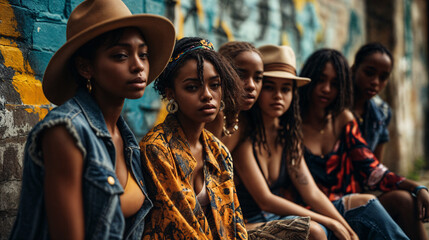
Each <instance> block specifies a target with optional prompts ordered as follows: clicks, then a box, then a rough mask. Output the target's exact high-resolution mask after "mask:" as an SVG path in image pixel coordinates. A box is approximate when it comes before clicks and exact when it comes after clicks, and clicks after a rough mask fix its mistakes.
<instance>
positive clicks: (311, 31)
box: [0, 0, 427, 239]
mask: <svg viewBox="0 0 429 240" xmlns="http://www.w3.org/2000/svg"><path fill="white" fill-rule="evenodd" d="M81 1H82V0H0V239H6V238H7V235H8V233H9V231H10V229H11V228H12V224H13V220H14V218H15V215H16V209H17V202H18V198H19V188H20V181H21V177H22V176H21V173H22V156H23V147H24V144H25V140H26V136H27V134H28V132H29V130H30V129H31V128H32V126H34V125H35V124H36V123H37V122H38V121H39V120H41V119H43V117H44V116H45V115H46V114H47V112H48V111H49V109H51V108H52V107H54V106H53V105H51V104H50V103H49V102H48V101H47V99H46V98H45V97H44V95H43V93H42V90H41V81H42V77H43V72H44V70H45V68H46V65H47V64H48V62H49V60H50V58H51V57H52V55H53V53H54V52H55V51H56V50H57V49H58V48H59V47H60V46H61V45H62V44H63V43H64V42H65V41H66V39H65V32H66V23H67V19H68V17H69V15H70V13H71V11H72V9H74V8H75V7H76V6H77V5H78V4H79V3H80V2H81ZM124 2H125V4H126V5H127V6H128V7H129V8H130V9H131V11H132V12H133V13H152V14H158V15H163V16H166V17H167V18H169V19H170V20H171V21H172V22H173V23H174V25H175V27H176V31H177V37H178V38H181V37H184V36H200V37H205V38H208V39H210V40H211V41H212V42H213V43H214V45H215V47H219V46H220V45H221V44H223V43H225V42H227V41H232V40H243V41H249V42H252V43H253V44H255V45H256V46H261V45H263V44H285V45H290V46H292V48H293V49H294V50H295V52H296V55H297V62H298V66H300V64H302V63H303V61H304V60H305V59H306V58H307V57H308V56H309V55H310V54H311V53H312V52H313V51H314V50H315V49H318V48H321V47H331V48H335V49H338V50H340V51H342V52H343V53H344V54H345V55H346V56H347V57H348V59H349V60H351V59H352V56H353V54H354V52H355V51H356V50H357V48H358V47H359V46H360V45H361V44H363V43H364V42H365V41H366V39H367V36H366V34H367V31H366V25H365V10H364V9H365V6H364V4H365V1H360V0H124ZM408 2H410V1H408ZM405 9H406V11H409V14H410V15H413V12H414V11H416V10H415V8H411V5H410V6H408V5H405ZM409 20H410V22H407V21H409ZM399 23H400V24H405V25H407V26H411V25H413V24H414V23H413V20H412V18H405V17H404V18H403V19H402V20H401V21H399ZM407 29H408V31H411V30H409V29H412V28H411V27H410V28H408V27H407ZM413 36H414V35H413V32H406V33H404V35H403V36H400V38H401V39H403V41H404V42H405V43H406V44H407V45H406V48H407V51H406V53H405V55H404V56H405V57H406V58H410V55H409V54H413V51H414V52H419V53H422V51H420V49H418V48H417V47H414V48H413V41H414V40H413ZM409 38H411V39H409ZM425 49H426V48H425ZM422 54H424V56H422V57H421V59H419V60H418V61H419V62H420V63H421V65H422V66H427V62H425V61H427V52H424V51H423V53H422ZM411 58H412V56H411ZM298 68H299V67H298ZM410 71H411V72H407V73H406V74H411V75H412V74H413V69H411V70H410ZM411 79H412V78H411ZM426 79H427V78H426ZM424 84H427V83H426V82H425V83H424ZM419 94H422V95H424V96H425V97H426V95H427V93H419ZM163 109H164V107H163V102H162V101H161V99H160V98H159V96H158V95H157V93H156V92H155V91H154V89H153V88H152V86H149V87H148V88H147V90H146V92H145V95H144V96H143V98H141V99H139V100H132V101H128V100H127V101H126V103H125V107H124V110H123V115H124V117H125V118H126V119H127V122H128V123H129V124H130V126H131V127H132V129H133V131H134V133H135V134H136V136H137V138H138V139H140V138H141V137H142V136H144V134H145V133H146V132H147V131H148V130H149V129H150V128H151V127H152V125H153V124H154V122H159V121H161V120H162V117H163V116H164V115H165V114H164V112H163V111H164V110H163ZM410 121H412V120H410Z"/></svg>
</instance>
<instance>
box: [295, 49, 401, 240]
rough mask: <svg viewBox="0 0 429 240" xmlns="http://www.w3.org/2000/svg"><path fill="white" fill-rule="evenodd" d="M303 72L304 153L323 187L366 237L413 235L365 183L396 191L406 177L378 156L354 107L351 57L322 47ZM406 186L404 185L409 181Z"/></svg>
mask: <svg viewBox="0 0 429 240" xmlns="http://www.w3.org/2000/svg"><path fill="white" fill-rule="evenodd" d="M300 76H302V77H309V78H311V80H312V81H311V83H310V84H308V85H306V86H304V87H302V88H300V95H299V97H300V108H301V117H302V123H303V124H302V130H303V135H304V138H303V139H304V158H305V161H306V163H307V165H308V168H309V169H310V172H311V174H312V175H313V178H314V180H315V181H316V183H317V185H318V186H319V188H320V189H321V190H322V191H323V192H324V193H325V194H326V195H327V196H328V198H329V199H330V200H331V201H333V203H334V205H335V206H336V207H337V209H338V210H339V211H340V213H341V214H342V215H343V216H344V218H345V219H346V220H347V221H348V222H349V224H350V225H351V227H352V228H353V229H354V230H355V231H356V233H357V234H358V236H359V238H361V239H408V238H407V237H406V235H405V234H404V232H403V231H402V230H401V228H400V227H399V226H398V225H397V224H396V223H395V222H394V221H393V220H392V218H391V217H390V216H389V214H388V213H387V212H386V210H385V209H384V208H383V206H382V205H381V204H380V203H379V201H378V200H377V199H376V198H375V196H373V195H371V194H357V193H361V192H362V191H363V190H364V188H370V189H380V190H383V191H391V190H393V189H396V188H398V186H400V185H401V183H403V182H404V178H403V177H401V176H398V175H396V174H394V173H393V172H390V171H388V170H387V169H386V168H385V167H383V166H382V165H380V164H379V162H378V161H377V159H375V158H374V155H373V154H372V152H371V150H369V149H368V147H367V145H366V143H365V140H364V139H363V138H362V135H361V134H360V131H359V127H358V125H357V122H356V121H355V119H354V117H353V114H352V113H351V111H350V110H349V107H351V106H350V104H351V102H352V95H351V93H352V83H351V79H350V69H349V65H348V63H347V60H346V58H345V57H344V56H343V55H342V54H341V53H340V52H338V51H337V50H334V49H320V50H317V51H316V52H314V53H313V54H312V55H311V56H310V57H309V58H308V59H307V60H306V62H305V64H304V66H303V68H302V71H301V74H300ZM404 186H405V185H404Z"/></svg>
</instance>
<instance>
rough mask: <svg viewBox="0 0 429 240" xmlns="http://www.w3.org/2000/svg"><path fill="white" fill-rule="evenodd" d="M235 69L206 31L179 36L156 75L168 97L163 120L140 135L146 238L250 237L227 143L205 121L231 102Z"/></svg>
mask: <svg viewBox="0 0 429 240" xmlns="http://www.w3.org/2000/svg"><path fill="white" fill-rule="evenodd" d="M235 78H237V76H236V73H235V72H234V70H233V69H232V68H231V66H230V65H229V64H228V63H227V62H225V59H224V58H222V56H221V55H219V54H218V53H216V52H215V51H214V49H213V45H212V44H211V43H210V42H209V41H208V40H204V39H201V38H197V37H194V38H183V39H181V40H179V41H178V42H177V43H176V46H175V48H174V52H173V55H172V58H171V60H170V63H169V64H168V66H167V67H166V69H165V71H164V72H163V73H162V75H161V76H160V77H159V78H158V79H157V80H156V81H155V89H156V90H157V91H158V92H159V93H160V94H161V95H162V97H163V98H164V99H165V98H166V99H168V100H169V102H168V104H167V111H168V112H169V114H168V115H167V117H166V119H165V121H164V122H163V123H161V124H159V125H158V126H156V127H154V128H153V129H152V130H151V131H149V133H148V134H147V135H146V136H145V137H144V138H143V140H142V141H141V142H140V147H141V150H142V161H143V164H144V166H145V170H147V173H146V174H145V176H146V177H147V180H148V185H150V186H149V187H148V191H149V193H150V196H154V198H153V203H154V207H153V210H152V211H151V213H150V214H149V217H148V220H147V221H146V224H147V225H146V227H145V232H144V236H143V238H144V239H247V232H246V229H245V227H244V222H243V216H242V213H241V209H240V204H239V202H238V199H237V195H236V191H235V186H234V181H233V165H232V159H231V156H230V154H229V151H228V149H227V148H226V147H225V145H224V144H223V143H222V142H221V141H219V139H217V138H216V137H215V136H213V134H211V133H210V132H209V131H207V130H205V129H204V125H205V124H206V123H207V122H211V121H213V120H214V119H215V117H216V116H217V114H218V113H219V111H220V110H222V108H224V106H225V105H226V104H227V103H226V102H228V104H230V105H234V104H235V101H236V100H235V99H237V97H238V96H237V95H236V93H237V92H238V85H237V82H236V80H235Z"/></svg>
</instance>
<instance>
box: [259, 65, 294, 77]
mask: <svg viewBox="0 0 429 240" xmlns="http://www.w3.org/2000/svg"><path fill="white" fill-rule="evenodd" d="M272 71H284V72H288V73H292V74H293V75H295V76H296V70H295V68H294V67H293V66H292V65H290V64H287V63H268V64H265V65H264V72H272Z"/></svg>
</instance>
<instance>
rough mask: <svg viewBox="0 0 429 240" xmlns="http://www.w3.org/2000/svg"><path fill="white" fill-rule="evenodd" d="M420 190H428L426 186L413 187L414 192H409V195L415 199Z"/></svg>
mask: <svg viewBox="0 0 429 240" xmlns="http://www.w3.org/2000/svg"><path fill="white" fill-rule="evenodd" d="M422 189H423V190H426V191H429V190H428V188H427V187H426V186H423V185H420V186H417V187H415V188H414V190H413V191H412V192H411V195H412V196H413V197H417V195H418V194H419V192H420V191H421V190H422Z"/></svg>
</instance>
